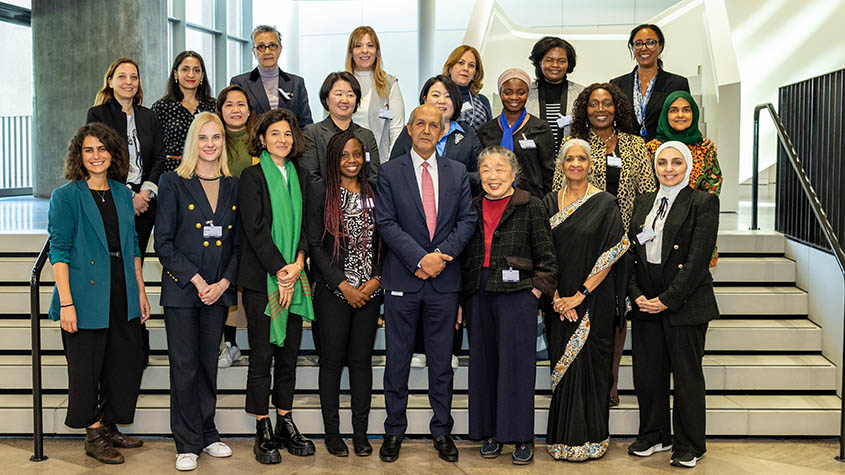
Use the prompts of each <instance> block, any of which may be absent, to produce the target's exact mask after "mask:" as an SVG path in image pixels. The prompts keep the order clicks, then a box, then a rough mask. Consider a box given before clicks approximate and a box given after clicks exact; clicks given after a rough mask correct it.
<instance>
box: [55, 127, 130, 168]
mask: <svg viewBox="0 0 845 475" xmlns="http://www.w3.org/2000/svg"><path fill="white" fill-rule="evenodd" d="M85 137H95V138H96V139H97V140H99V141H100V142H101V143H102V144H103V145H105V146H106V150H108V152H109V154H110V155H111V165H109V169H108V177H109V178H111V179H112V180H117V181H119V182H121V183H125V182H126V176H127V175H128V174H129V148H128V146H127V144H126V141H125V140H123V139H122V138H120V136H119V135H117V132H115V131H114V129H112V128H111V127H109V126H108V125H106V124H102V123H99V122H94V123H92V124H88V125H83V126H82V127H80V128H79V129H78V130H77V131H76V134H75V135H74V136H73V138H72V139H70V143H68V145H67V155H65V169H64V174H65V179H66V180H70V181H82V180H87V179H88V178H89V177H90V175H89V174H88V169H86V168H85V163H83V161H82V143H83V142H84V141H85Z"/></svg>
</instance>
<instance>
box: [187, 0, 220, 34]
mask: <svg viewBox="0 0 845 475" xmlns="http://www.w3.org/2000/svg"><path fill="white" fill-rule="evenodd" d="M185 19H186V20H187V21H188V23H193V24H195V25H202V26H205V27H207V28H214V0H185Z"/></svg>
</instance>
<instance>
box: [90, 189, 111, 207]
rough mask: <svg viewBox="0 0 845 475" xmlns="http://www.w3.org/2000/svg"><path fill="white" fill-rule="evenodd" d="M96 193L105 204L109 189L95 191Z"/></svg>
mask: <svg viewBox="0 0 845 475" xmlns="http://www.w3.org/2000/svg"><path fill="white" fill-rule="evenodd" d="M93 191H94V193H97V196H99V197H100V201H101V202H103V203H105V202H106V192H107V191H109V190H108V188H107V189H105V190H93Z"/></svg>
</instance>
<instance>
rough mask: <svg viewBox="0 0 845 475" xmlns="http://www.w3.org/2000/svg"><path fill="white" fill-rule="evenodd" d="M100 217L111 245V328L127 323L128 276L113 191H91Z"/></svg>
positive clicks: (107, 240)
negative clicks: (112, 325) (124, 265)
mask: <svg viewBox="0 0 845 475" xmlns="http://www.w3.org/2000/svg"><path fill="white" fill-rule="evenodd" d="M91 195H92V196H93V197H94V202H95V203H97V209H99V210H100V216H102V217H103V227H104V228H105V231H106V243H107V244H108V245H109V261H110V262H111V286H110V292H109V326H111V324H112V323H113V322H121V323H124V324H125V323H126V319H127V314H126V312H127V308H128V307H127V302H126V276H124V274H123V256H121V255H120V224H119V223H118V221H117V209H115V207H114V200H113V199H112V196H111V190H105V191H100V190H91Z"/></svg>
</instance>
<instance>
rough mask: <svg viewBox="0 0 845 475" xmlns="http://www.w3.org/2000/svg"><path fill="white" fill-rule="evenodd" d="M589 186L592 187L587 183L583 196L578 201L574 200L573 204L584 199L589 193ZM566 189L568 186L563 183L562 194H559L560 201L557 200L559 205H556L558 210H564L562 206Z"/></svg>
mask: <svg viewBox="0 0 845 475" xmlns="http://www.w3.org/2000/svg"><path fill="white" fill-rule="evenodd" d="M590 186H592V185H590V184H589V183H587V189H586V190H585V191H584V196H582V197H581V198H578V199H576V200H574V201H573V203H575V202H576V201H578V200H581V199H584V197H586V196H587V195H588V194H589V193H590ZM567 188H569V185H568V184H567V183H564V185H563V193H561V194H560V200H559V203H558V208H560V209H564V208H565V206H563V204H564V203H565V202H566V190H567Z"/></svg>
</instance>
